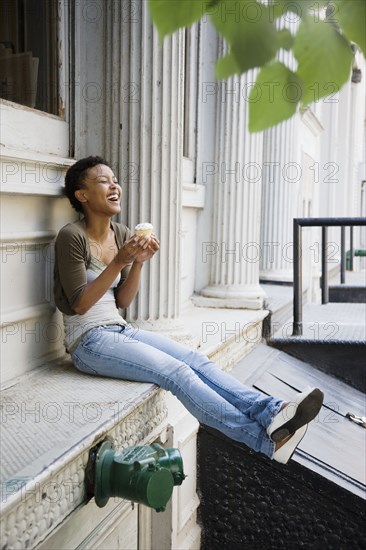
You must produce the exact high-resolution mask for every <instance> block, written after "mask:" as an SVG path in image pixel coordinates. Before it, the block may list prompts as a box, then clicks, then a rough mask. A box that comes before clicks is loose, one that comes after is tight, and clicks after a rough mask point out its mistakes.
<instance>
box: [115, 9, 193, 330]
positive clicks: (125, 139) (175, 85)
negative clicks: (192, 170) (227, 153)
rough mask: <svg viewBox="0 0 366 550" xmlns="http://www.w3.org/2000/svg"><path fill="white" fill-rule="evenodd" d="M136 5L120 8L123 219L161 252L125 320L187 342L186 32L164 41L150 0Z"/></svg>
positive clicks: (148, 268)
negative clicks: (148, 227) (150, 235)
mask: <svg viewBox="0 0 366 550" xmlns="http://www.w3.org/2000/svg"><path fill="white" fill-rule="evenodd" d="M113 4H116V3H113ZM117 4H119V3H117ZM130 7H131V9H132V8H133V11H135V13H134V12H133V11H131V13H130V14H129V15H130V16H129V17H126V13H124V12H123V11H122V12H120V17H121V22H122V23H121V28H122V34H121V52H120V58H119V59H120V61H119V62H120V68H119V70H120V71H121V75H122V77H121V86H120V98H119V100H120V146H119V159H118V161H119V167H120V174H121V183H122V186H123V188H124V199H123V202H124V204H125V205H128V206H127V210H126V211H125V212H123V213H121V220H122V221H124V222H125V223H127V225H128V226H129V227H131V228H133V227H134V226H135V225H136V224H137V223H140V222H151V223H152V224H153V226H154V231H155V233H156V234H157V236H158V238H159V239H160V242H161V249H160V251H159V253H158V254H157V255H156V256H155V257H154V258H153V259H152V260H151V261H150V262H147V263H146V264H145V265H144V268H143V273H142V282H141V288H140V291H139V293H138V296H137V298H136V299H135V300H134V302H133V304H132V305H131V307H130V308H129V310H128V316H127V318H128V320H129V321H130V322H136V323H137V324H138V325H139V326H142V327H145V326H146V328H148V329H150V330H159V331H164V332H169V333H170V335H171V336H172V337H176V338H178V339H187V338H188V332H187V331H186V330H184V327H183V326H182V325H181V323H180V322H179V320H178V317H179V298H180V261H181V260H180V250H181V242H180V240H181V236H180V228H181V194H182V184H181V161H182V157H183V150H182V147H183V144H182V130H183V96H182V94H183V86H184V33H183V32H182V31H180V32H178V33H175V34H174V36H172V37H169V38H166V39H165V40H164V43H163V45H162V46H161V45H160V44H159V42H158V34H157V32H156V30H155V29H153V27H152V24H151V21H150V17H149V13H148V4H147V2H142V3H131V4H130ZM116 9H120V10H121V8H120V7H118V6H117V8H116ZM136 10H138V13H136Z"/></svg>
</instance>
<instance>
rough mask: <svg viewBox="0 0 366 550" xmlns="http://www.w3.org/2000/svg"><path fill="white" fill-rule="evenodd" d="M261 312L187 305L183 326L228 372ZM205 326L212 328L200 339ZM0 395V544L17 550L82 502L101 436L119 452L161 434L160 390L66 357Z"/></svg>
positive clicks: (251, 342)
mask: <svg viewBox="0 0 366 550" xmlns="http://www.w3.org/2000/svg"><path fill="white" fill-rule="evenodd" d="M266 315H268V312H267V311H247V310H237V309H236V310H232V311H231V310H228V309H225V310H219V309H217V310H212V309H211V308H210V309H209V310H206V309H205V308H195V307H194V306H192V305H189V306H188V307H187V308H185V310H184V311H183V312H182V316H181V321H182V322H183V323H184V324H186V326H189V329H190V331H191V333H192V335H193V336H194V338H195V339H196V340H199V341H200V348H199V349H200V350H201V351H202V352H204V353H205V354H206V355H208V356H209V357H210V358H211V359H212V360H214V361H216V362H217V363H218V364H219V365H220V366H221V368H223V369H225V370H228V369H230V368H231V367H232V366H233V365H234V364H235V363H236V362H237V361H239V360H240V359H241V358H242V357H244V356H245V355H247V354H248V353H249V352H250V351H251V349H252V348H253V347H254V346H255V345H256V344H257V343H258V341H260V338H261V328H262V321H263V319H264V318H265V317H266ZM204 323H210V327H211V328H212V327H214V328H215V330H214V331H211V333H210V334H208V335H207V338H204V339H203V338H202V334H203V333H202V330H203V328H202V327H203V325H204ZM213 332H214V334H213ZM203 340H205V341H203ZM1 393H2V409H1V415H2V417H1V427H2V447H1V452H2V477H1V480H0V481H1V515H2V518H1V524H0V525H1V527H0V529H1V537H2V541H3V544H5V545H8V547H11V548H14V549H17V548H19V549H23V548H24V547H25V544H27V547H29V548H32V547H34V546H36V545H37V544H39V543H40V542H41V541H42V540H44V539H45V538H46V537H47V536H48V535H49V534H50V533H51V532H52V531H53V530H54V529H55V528H56V527H57V526H58V525H60V524H61V523H62V522H63V521H64V519H65V518H66V517H67V516H68V515H70V514H71V513H72V512H73V511H74V510H76V508H78V507H79V506H80V505H81V504H82V503H83V502H85V493H84V471H85V467H86V464H87V461H88V454H89V450H90V448H91V447H93V446H95V445H96V444H97V443H98V442H100V441H102V440H103V439H105V438H109V439H111V440H112V441H113V443H114V444H115V446H116V447H119V448H122V447H127V446H133V445H136V444H147V443H151V442H152V441H154V440H156V439H158V438H161V439H164V437H165V430H166V427H167V415H168V413H167V407H166V402H165V399H164V397H163V396H164V392H163V391H162V390H160V389H159V388H158V387H157V386H155V385H152V384H148V383H137V382H128V381H121V380H118V381H116V380H114V379H107V378H99V377H98V378H94V377H89V376H85V375H84V374H81V373H79V372H78V371H77V370H76V369H75V368H74V367H73V366H72V364H71V361H70V359H62V360H58V361H55V362H52V363H49V364H47V365H44V366H43V367H41V368H39V369H37V370H36V371H35V372H33V373H31V374H27V375H25V376H23V377H21V378H19V379H17V380H16V381H14V384H13V385H10V386H8V387H7V388H6V389H4V390H3V391H2V392H1Z"/></svg>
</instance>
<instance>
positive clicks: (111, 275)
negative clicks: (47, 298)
mask: <svg viewBox="0 0 366 550" xmlns="http://www.w3.org/2000/svg"><path fill="white" fill-rule="evenodd" d="M147 246H148V242H147V240H146V239H145V238H141V237H132V238H131V239H129V240H128V241H126V242H125V244H124V245H123V246H122V247H121V248H120V249H119V251H118V252H117V254H116V256H115V257H114V259H113V260H112V261H111V263H110V264H109V265H108V266H107V267H106V268H105V269H104V270H103V271H102V273H101V274H100V275H98V277H97V278H96V279H94V281H91V282H90V283H88V284H87V285H86V286H85V287H84V290H83V293H82V295H81V297H80V299H79V301H78V303H77V305H76V306H75V307H74V310H75V312H76V313H78V314H79V315H83V314H84V313H86V312H87V311H88V310H89V309H90V308H91V307H92V306H93V305H94V304H96V303H97V302H98V300H99V299H100V298H101V297H102V296H103V295H104V294H105V293H106V292H107V290H108V289H109V288H110V286H111V284H112V283H113V281H114V280H115V278H116V277H117V276H118V274H119V273H120V272H121V271H122V269H123V268H124V267H125V266H127V265H128V264H131V263H132V262H134V260H135V259H136V258H138V257H139V255H141V254H142V253H143V252H144V251H145V249H146V247H147ZM132 271H133V273H132V277H131V272H132ZM137 271H138V269H137V268H135V269H133V267H132V268H131V271H130V274H129V275H128V278H127V280H126V281H125V283H124V284H123V285H122V286H121V290H122V287H123V288H125V285H126V283H127V282H128V285H127V296H130V295H132V292H134V294H133V296H132V298H131V301H132V299H133V298H134V296H135V295H136V292H137V290H138V284H139V277H138V280H137V279H136V272H137ZM136 285H137V288H136V290H134V289H135V287H136ZM119 307H127V306H119Z"/></svg>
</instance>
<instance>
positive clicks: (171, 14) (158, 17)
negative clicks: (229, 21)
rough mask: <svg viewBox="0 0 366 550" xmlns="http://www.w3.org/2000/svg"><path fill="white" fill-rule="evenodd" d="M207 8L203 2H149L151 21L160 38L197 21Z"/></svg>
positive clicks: (173, 0)
mask: <svg viewBox="0 0 366 550" xmlns="http://www.w3.org/2000/svg"><path fill="white" fill-rule="evenodd" d="M208 8H209V2H207V1H203V0H149V9H150V15H151V19H152V20H153V22H154V24H155V25H156V27H157V29H158V31H159V34H160V37H161V38H163V37H164V36H167V35H168V34H172V33H173V32H174V31H176V30H177V29H179V28H181V27H187V26H189V25H191V24H192V23H194V22H195V21H198V20H199V19H200V18H201V17H202V15H203V14H204V13H205V11H206V10H207V9H208Z"/></svg>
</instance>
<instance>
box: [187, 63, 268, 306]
mask: <svg viewBox="0 0 366 550" xmlns="http://www.w3.org/2000/svg"><path fill="white" fill-rule="evenodd" d="M252 82H254V75H253V73H251V72H250V73H248V74H247V75H242V76H235V77H231V78H230V79H228V80H227V81H224V82H220V83H219V88H218V90H219V92H218V97H217V116H218V120H217V125H216V127H217V137H216V159H217V161H216V166H215V172H216V173H215V183H214V185H215V197H214V205H213V233H212V241H211V242H209V243H203V250H202V252H203V261H211V271H210V284H209V285H208V286H206V288H203V289H202V290H201V297H199V298H198V299H197V300H195V302H196V304H197V305H202V306H206V307H210V306H212V307H229V308H232V307H234V308H248V309H261V308H262V306H263V299H264V297H265V293H264V292H263V290H262V289H261V287H260V286H259V257H260V240H259V235H260V207H261V205H260V202H261V184H262V181H261V180H262V178H261V166H262V140H263V138H262V134H261V133H255V134H249V132H248V129H247V128H248V95H249V91H250V89H251V83H252ZM205 247H206V250H205ZM203 297H204V298H203Z"/></svg>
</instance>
